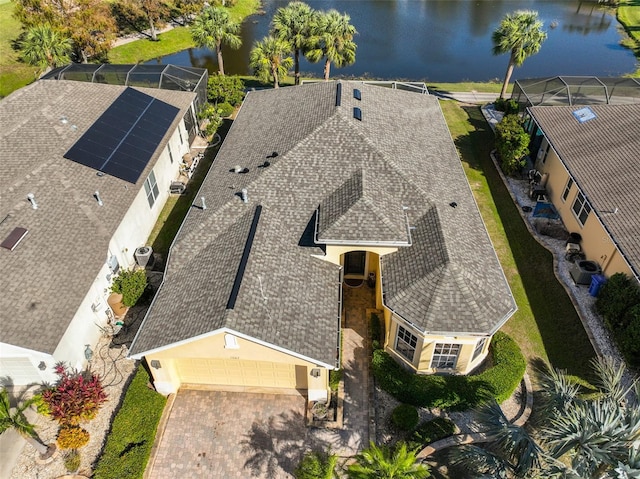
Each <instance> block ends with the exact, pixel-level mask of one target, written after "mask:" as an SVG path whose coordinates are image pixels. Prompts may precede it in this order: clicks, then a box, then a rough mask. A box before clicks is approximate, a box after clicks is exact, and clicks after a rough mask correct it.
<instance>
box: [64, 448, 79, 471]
mask: <svg viewBox="0 0 640 479" xmlns="http://www.w3.org/2000/svg"><path fill="white" fill-rule="evenodd" d="M62 461H63V463H64V467H65V469H66V470H67V472H71V473H74V472H76V471H77V470H78V469H80V463H81V461H82V458H81V457H80V453H79V452H78V451H77V450H75V449H71V450H70V451H69V452H67V453H66V454H65V455H64V458H63V459H62Z"/></svg>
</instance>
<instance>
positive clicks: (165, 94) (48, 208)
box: [0, 81, 194, 354]
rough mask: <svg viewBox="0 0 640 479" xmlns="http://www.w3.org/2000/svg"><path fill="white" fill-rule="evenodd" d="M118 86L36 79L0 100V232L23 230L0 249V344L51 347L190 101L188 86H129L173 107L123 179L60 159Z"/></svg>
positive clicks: (48, 350)
mask: <svg viewBox="0 0 640 479" xmlns="http://www.w3.org/2000/svg"><path fill="white" fill-rule="evenodd" d="M126 89H127V87H124V86H117V85H103V84H91V83H80V82H74V81H59V82H51V81H37V82H35V83H33V84H31V85H29V86H26V87H24V88H22V89H20V90H17V91H16V92H14V93H12V94H11V95H9V96H8V97H7V98H5V99H3V100H2V101H0V157H1V158H2V161H1V162H0V239H4V238H6V237H7V236H8V235H9V234H10V233H11V231H12V230H13V229H14V228H16V227H22V228H26V229H27V230H28V231H29V232H28V234H27V236H26V237H25V238H24V240H23V241H22V242H21V243H20V244H19V245H18V246H17V247H16V248H15V249H14V250H13V251H10V250H8V249H5V248H0V264H2V274H0V291H2V294H1V295H0V323H1V324H2V338H1V340H2V342H5V343H9V344H12V345H15V346H19V347H23V348H27V349H31V350H35V351H40V352H44V353H49V354H50V353H53V352H54V351H55V349H56V347H57V346H58V343H59V342H60V339H61V338H62V336H63V335H64V333H65V332H66V330H67V327H68V326H69V323H70V322H71V320H72V319H73V317H74V315H75V313H76V311H77V310H78V308H79V306H80V304H81V302H82V300H83V299H84V297H85V296H86V294H87V293H88V292H89V291H90V288H91V286H92V284H93V282H94V280H95V278H96V276H97V275H98V273H99V271H100V269H101V268H102V266H103V265H104V264H105V261H106V260H107V254H108V245H109V240H110V239H111V237H112V235H113V233H114V232H115V230H116V228H117V227H118V225H119V224H120V222H121V221H122V219H123V217H124V215H125V213H126V212H127V210H128V208H129V206H130V205H131V202H132V201H133V198H134V197H135V196H136V194H137V193H138V191H139V189H140V188H141V187H142V184H143V182H144V180H145V178H146V177H147V175H148V173H149V171H150V170H151V169H152V168H153V166H154V165H155V161H156V160H157V158H158V156H159V154H160V152H161V151H162V150H163V149H164V147H165V145H166V142H167V141H168V139H169V136H170V133H172V132H173V131H174V130H175V128H176V126H177V125H178V123H179V122H180V120H181V119H182V117H183V116H184V114H185V112H186V110H187V109H188V108H189V105H190V104H191V102H192V101H193V99H194V94H193V93H186V92H177V91H167V90H157V89H142V88H141V89H136V90H139V91H140V92H143V93H145V94H147V95H150V96H152V97H154V98H157V99H159V100H161V101H163V102H166V103H168V104H170V105H173V106H175V107H177V108H178V112H177V113H176V115H175V118H174V120H173V122H172V124H171V126H170V127H169V129H168V130H167V134H166V135H165V136H164V138H163V139H162V140H161V141H160V144H159V145H158V146H157V148H156V150H155V154H154V155H153V157H152V159H151V161H150V162H149V164H148V165H147V166H146V168H145V169H144V172H143V175H142V176H141V177H140V179H139V180H138V181H137V183H136V184H135V185H132V184H131V183H128V182H126V181H123V180H121V179H118V178H115V177H113V176H110V175H104V176H97V175H96V170H94V169H92V168H89V167H87V166H83V165H81V164H79V163H76V162H74V161H71V160H68V159H65V158H64V157H63V155H64V154H65V153H66V152H67V150H69V148H70V147H71V146H72V145H73V144H74V143H75V142H76V141H77V140H78V139H79V138H80V137H81V136H82V135H83V134H84V133H85V132H86V131H87V130H88V129H89V128H90V127H91V125H92V124H93V123H94V122H95V121H96V120H97V119H98V118H99V117H100V115H102V114H103V113H104V112H105V110H106V109H107V108H108V107H109V106H110V105H111V104H112V103H113V102H114V101H115V100H116V99H117V98H118V97H119V96H120V95H121V94H122V93H123V92H124V91H125V90H126ZM95 191H99V192H100V197H101V199H102V201H103V203H104V206H102V207H101V206H98V203H97V201H96V199H95V198H94V196H93V195H94V192H95ZM29 193H33V194H34V197H35V200H36V202H37V205H38V208H37V209H33V208H32V207H31V205H30V203H29V201H28V200H27V194H29ZM99 293H101V291H100V292H96V296H98V294H99Z"/></svg>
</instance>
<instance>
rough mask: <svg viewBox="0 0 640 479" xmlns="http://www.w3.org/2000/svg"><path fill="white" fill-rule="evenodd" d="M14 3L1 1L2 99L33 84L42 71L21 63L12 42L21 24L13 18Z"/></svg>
mask: <svg viewBox="0 0 640 479" xmlns="http://www.w3.org/2000/svg"><path fill="white" fill-rule="evenodd" d="M13 7H14V4H13V2H9V1H8V0H0V98H4V97H5V96H7V95H8V94H9V93H11V92H12V91H14V90H17V89H18V88H22V87H23V86H25V85H27V84H29V83H31V82H32V81H33V80H34V79H36V78H37V76H38V75H39V73H40V71H39V69H38V68H37V67H32V66H29V65H25V64H24V63H21V62H20V61H19V57H18V54H17V53H16V52H15V51H14V49H13V47H12V45H11V44H12V42H13V41H14V40H15V39H16V38H17V37H18V35H19V34H20V31H21V30H20V22H19V21H18V20H16V19H15V18H13V16H12V15H13Z"/></svg>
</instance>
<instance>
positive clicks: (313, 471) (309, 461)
mask: <svg viewBox="0 0 640 479" xmlns="http://www.w3.org/2000/svg"><path fill="white" fill-rule="evenodd" d="M337 464H338V456H336V455H335V454H331V453H330V452H329V453H324V452H308V453H307V454H305V455H304V457H303V458H302V461H301V462H300V464H299V465H298V467H297V468H296V470H295V472H294V476H295V478H296V479H318V478H322V477H326V478H329V477H334V474H335V469H336V465H337Z"/></svg>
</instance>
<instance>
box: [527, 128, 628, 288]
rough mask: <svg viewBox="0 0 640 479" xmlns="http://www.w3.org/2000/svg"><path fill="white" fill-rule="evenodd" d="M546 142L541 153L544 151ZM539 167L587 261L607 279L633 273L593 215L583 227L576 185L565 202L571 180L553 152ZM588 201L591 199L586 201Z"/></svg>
mask: <svg viewBox="0 0 640 479" xmlns="http://www.w3.org/2000/svg"><path fill="white" fill-rule="evenodd" d="M545 145H546V140H544V141H543V143H542V145H541V149H543V148H545ZM536 166H537V167H538V169H539V170H540V172H542V173H548V175H549V176H548V180H547V185H546V189H547V196H548V198H549V200H550V201H551V202H552V203H553V205H554V206H555V207H556V209H557V210H558V213H559V214H560V217H561V219H562V222H563V223H564V225H565V227H566V229H567V231H569V232H571V233H574V232H575V233H579V234H580V235H582V244H581V247H582V251H583V252H584V254H585V255H586V257H587V259H588V260H591V261H596V262H597V263H599V264H600V266H601V267H602V269H603V273H604V274H605V276H611V275H612V274H615V273H625V274H627V275H631V269H630V268H629V266H628V265H627V263H626V261H625V260H624V258H623V257H622V255H621V254H620V251H619V250H618V248H617V247H616V246H615V244H614V242H613V240H612V239H611V237H610V236H609V233H607V231H606V229H605V228H604V226H603V225H602V223H601V222H600V220H599V219H598V218H597V216H596V215H595V213H594V212H593V211H592V212H591V213H589V216H588V217H587V220H586V222H585V224H584V226H583V225H581V224H580V222H579V221H578V219H577V218H576V215H575V213H574V212H573V209H572V206H573V202H574V200H575V198H576V196H577V194H578V185H577V184H576V183H575V182H574V184H573V186H572V187H571V189H570V190H569V194H568V196H567V198H566V200H563V199H562V195H563V193H564V190H565V187H566V185H567V182H568V180H569V172H568V171H567V169H566V168H565V166H564V164H563V163H562V162H561V161H560V159H559V158H558V155H557V154H556V152H555V151H554V150H553V149H552V148H551V149H550V150H549V153H548V155H547V159H546V161H545V162H544V163H542V161H541V160H538V162H537V163H536ZM587 200H588V198H587Z"/></svg>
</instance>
